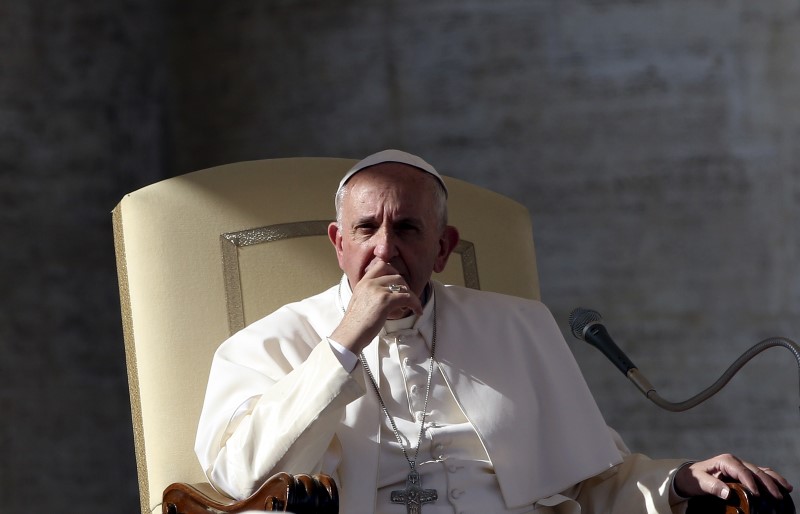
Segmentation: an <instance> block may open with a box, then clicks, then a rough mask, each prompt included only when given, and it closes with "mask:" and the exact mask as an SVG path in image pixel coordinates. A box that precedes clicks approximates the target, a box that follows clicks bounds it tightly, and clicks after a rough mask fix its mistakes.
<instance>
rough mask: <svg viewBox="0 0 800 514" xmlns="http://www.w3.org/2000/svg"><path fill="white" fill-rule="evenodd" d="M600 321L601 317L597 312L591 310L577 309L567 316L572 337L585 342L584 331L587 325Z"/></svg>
mask: <svg viewBox="0 0 800 514" xmlns="http://www.w3.org/2000/svg"><path fill="white" fill-rule="evenodd" d="M602 321H603V316H601V315H600V313H599V312H597V311H593V310H592V309H584V308H583V307H578V308H576V309H574V310H573V311H572V312H571V313H570V314H569V328H570V330H572V335H574V336H575V337H576V338H577V339H580V340H581V341H586V338H585V337H584V330H585V329H586V326H587V325H589V324H591V323H600V322H602Z"/></svg>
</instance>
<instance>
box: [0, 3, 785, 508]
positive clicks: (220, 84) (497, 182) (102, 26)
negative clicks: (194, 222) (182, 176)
mask: <svg viewBox="0 0 800 514" xmlns="http://www.w3.org/2000/svg"><path fill="white" fill-rule="evenodd" d="M5 4H7V5H3V6H2V7H0V11H1V12H2V16H0V56H2V57H0V64H1V65H0V78H1V79H2V80H0V90H2V93H3V94H2V95H0V163H2V166H0V199H1V200H2V211H0V216H2V219H3V223H2V225H0V226H2V230H3V231H4V232H3V235H4V241H5V249H4V250H3V252H2V254H0V259H2V266H0V288H1V290H2V291H3V292H4V295H3V301H4V302H5V309H3V312H2V313H1V314H0V345H2V346H1V348H2V355H3V357H2V359H0V377H2V378H0V380H2V387H1V388H0V402H1V403H0V407H2V412H3V420H2V421H0V459H2V460H0V473H1V474H0V492H2V493H3V494H2V497H3V498H5V499H6V500H5V501H6V503H5V505H4V507H2V508H0V511H5V510H6V509H5V506H6V505H8V503H7V502H8V501H11V504H12V507H13V506H16V507H17V508H11V509H10V510H9V511H10V512H13V511H16V510H21V508H22V506H23V505H26V506H34V507H36V508H35V509H34V510H45V509H54V508H56V507H57V506H62V505H63V504H64V503H65V502H78V503H80V504H82V505H84V506H85V507H86V509H90V510H91V511H98V512H99V511H103V510H106V511H107V510H115V511H118V512H131V513H132V512H135V511H136V509H137V506H138V500H137V498H136V485H135V477H134V463H133V450H132V441H131V435H130V427H129V423H130V416H129V412H128V404H127V396H126V394H127V393H126V380H125V376H124V362H123V355H122V343H121V330H120V328H119V326H120V325H119V323H120V322H119V313H118V302H117V299H116V276H115V270H114V261H113V248H112V243H111V228H110V216H109V214H108V213H109V211H110V210H111V208H112V207H113V206H114V204H115V203H116V201H117V200H118V199H119V198H120V197H121V196H122V194H124V192H126V191H129V190H132V189H135V188H138V187H140V186H142V185H145V184H147V183H150V182H153V181H155V180H158V179H159V178H162V177H167V176H171V175H175V174H179V173H183V172H187V171H192V170H194V169H198V168H204V167H208V166H212V165H215V164H220V163H225V162H231V161H239V160H245V159H256V158H267V157H284V156H293V155H329V156H343V157H359V156H362V155H364V154H366V153H369V152H371V151H374V150H378V149H382V148H385V147H398V148H404V149H408V150H410V151H412V152H417V153H419V154H421V155H422V156H424V157H425V158H427V159H428V160H429V161H431V162H432V163H434V165H436V166H437V167H438V168H439V169H440V170H441V171H442V172H444V173H446V174H449V175H453V176H457V177H460V178H463V179H466V180H469V181H472V182H475V183H478V184H481V185H484V186H487V187H489V188H492V189H494V190H496V191H499V192H501V193H504V194H507V195H509V196H511V197H513V198H515V199H517V200H518V201H520V202H521V203H523V204H525V205H526V206H527V207H528V208H529V209H530V211H531V213H532V216H533V221H534V235H535V239H536V244H537V251H538V256H539V266H540V274H541V282H542V294H543V298H544V300H545V302H546V303H547V304H548V305H549V306H550V307H551V308H552V310H553V312H554V314H555V315H556V318H557V319H558V320H559V322H560V323H561V324H562V326H564V328H565V333H566V318H567V315H568V313H569V312H570V310H571V309H572V308H573V307H576V306H578V305H583V306H588V307H593V308H596V309H597V310H599V311H600V312H601V313H602V314H603V315H604V316H605V318H606V320H607V325H608V327H609V329H610V330H611V332H612V334H613V335H614V336H615V338H616V339H617V340H618V342H619V343H620V344H621V345H622V346H623V347H624V348H625V349H626V350H627V351H628V353H629V355H630V356H631V357H632V359H633V360H634V362H636V363H637V364H638V365H639V367H640V369H642V370H643V371H644V372H645V373H646V374H647V375H648V377H649V378H650V380H651V381H652V382H654V384H655V385H656V386H657V388H658V390H659V392H660V393H661V394H662V395H663V396H665V397H667V398H669V399H674V400H682V399H685V398H687V397H688V396H690V395H692V394H694V393H696V392H697V391H698V390H699V389H701V388H702V387H705V386H706V385H708V384H710V383H711V382H712V381H713V380H714V379H715V378H716V377H717V376H718V375H719V374H720V373H721V372H722V371H723V370H724V368H725V367H727V366H728V364H730V363H731V362H732V361H733V360H734V358H735V357H737V356H738V355H739V354H740V353H741V352H743V351H744V350H745V349H746V348H748V347H749V346H750V345H752V344H754V343H755V342H757V341H758V340H760V339H761V338H764V337H767V336H771V335H785V336H787V337H792V338H798V337H800V336H799V335H798V332H800V322H798V313H800V269H798V268H799V267H800V259H798V257H800V256H798V252H799V251H800V241H798V237H800V236H798V231H797V229H796V227H795V224H796V220H798V219H800V169H798V166H800V165H799V164H798V157H799V156H798V150H797V148H798V147H799V146H798V143H800V52H799V51H798V50H800V30H799V29H800V9H799V8H798V5H797V3H796V2H793V1H787V0H783V1H781V0H775V1H771V2H741V1H740V2H736V1H732V0H731V1H724V0H694V1H691V2H689V1H673V2H668V1H666V0H662V1H657V0H653V1H640V2H630V1H613V0H596V1H591V2H589V1H585V2H579V1H575V0H560V1H556V0H551V1H520V0H516V1H511V0H507V1H504V0H494V1H491V2H489V1H464V0H461V1H457V2H456V1H441V0H440V1H424V2H423V1H410V2H391V1H390V2H380V3H378V2H368V1H349V2H323V1H319V0H308V1H302V2H301V1H270V2H258V1H247V2H244V1H242V2H236V1H234V2H226V3H221V2H210V1H199V2H192V3H191V7H189V5H190V4H186V3H177V2H173V3H163V2H157V1H155V0H150V1H146V0H139V1H127V2H126V1H122V0H116V1H113V2H104V3H96V2H89V1H77V2H76V1H72V2H49V3H45V2H41V1H32V2H25V3H20V4H19V5H18V4H11V3H9V2H5ZM162 5H163V6H164V7H162ZM190 9H191V10H190ZM572 341H574V340H573V339H571V338H570V343H571V346H572V347H573V349H574V351H575V353H576V355H577V358H578V360H579V362H580V364H581V366H582V368H583V369H584V371H585V373H586V376H587V380H588V381H589V383H590V385H591V386H592V388H593V390H594V391H595V393H596V396H597V398H598V402H599V403H600V405H601V408H602V410H603V412H604V414H605V415H606V417H607V420H608V421H609V423H610V424H611V425H612V426H614V427H615V428H617V429H618V430H619V431H620V432H621V433H622V434H623V436H624V437H625V439H626V440H627V442H628V443H629V445H630V446H631V447H632V448H633V449H634V450H636V451H642V452H645V453H648V454H651V455H653V456H687V457H703V456H706V455H710V454H713V453H718V452H720V451H728V450H730V451H733V452H735V453H738V454H741V455H742V456H744V457H746V458H749V459H753V460H757V461H758V462H764V463H768V464H770V465H771V466H773V467H775V468H778V469H780V470H781V471H783V472H784V473H785V474H786V475H787V476H788V477H789V478H790V479H792V480H793V481H794V482H795V483H798V482H800V462H798V457H799V456H800V442H798V437H797V434H798V428H800V417H799V416H798V410H797V406H798V404H799V403H800V396H798V387H797V385H798V376H797V366H796V363H795V362H794V361H793V359H792V358H791V355H790V354H789V353H788V352H786V351H785V350H782V349H773V350H770V351H768V352H766V353H765V354H762V355H761V356H759V357H757V358H756V359H755V360H754V361H753V362H751V364H749V365H748V366H747V367H745V369H744V370H743V371H742V372H741V373H740V374H739V375H738V376H737V377H736V378H734V379H733V381H732V382H731V383H730V384H729V385H728V386H727V388H726V389H724V390H723V392H722V393H720V394H719V395H718V396H717V397H715V398H714V399H712V400H710V401H709V402H707V403H706V404H704V405H703V406H701V407H699V408H697V409H696V410H694V411H690V412H687V413H682V414H673V413H666V412H662V411H660V410H659V409H657V408H656V407H655V406H652V405H650V404H648V403H647V402H646V400H645V399H644V398H643V397H642V396H641V395H640V393H638V392H637V391H636V390H635V389H634V388H633V387H632V386H631V385H630V384H629V383H628V382H627V381H626V380H625V379H624V378H623V377H622V376H621V375H619V373H618V372H617V371H616V370H615V369H614V368H613V367H612V366H611V365H610V364H608V363H607V362H606V361H605V360H604V359H603V357H602V356H600V355H599V353H598V352H596V351H594V350H593V349H591V348H589V347H588V346H586V345H585V344H583V343H579V342H577V341H575V342H574V344H573V342H572ZM42 488H47V490H48V491H49V492H46V493H41V492H40V491H41V490H42ZM77 491H82V492H81V493H78V492H77ZM109 491H111V493H109ZM15 502H16V503H15ZM86 509H84V510H86Z"/></svg>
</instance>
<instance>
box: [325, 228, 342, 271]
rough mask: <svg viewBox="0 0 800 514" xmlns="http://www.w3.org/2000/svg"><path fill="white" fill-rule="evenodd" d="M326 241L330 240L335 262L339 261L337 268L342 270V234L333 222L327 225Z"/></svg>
mask: <svg viewBox="0 0 800 514" xmlns="http://www.w3.org/2000/svg"><path fill="white" fill-rule="evenodd" d="M328 239H330V241H331V244H332V245H333V249H334V250H336V260H337V261H339V268H340V269H342V270H344V267H343V266H342V232H341V231H340V230H339V225H338V224H337V223H336V222H335V221H334V222H332V223H330V224H329V225H328Z"/></svg>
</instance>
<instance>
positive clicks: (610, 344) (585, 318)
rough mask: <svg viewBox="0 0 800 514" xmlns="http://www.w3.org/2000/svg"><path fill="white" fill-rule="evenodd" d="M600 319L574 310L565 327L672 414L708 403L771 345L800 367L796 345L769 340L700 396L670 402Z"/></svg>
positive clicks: (782, 339) (588, 311) (779, 339)
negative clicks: (784, 352)
mask: <svg viewBox="0 0 800 514" xmlns="http://www.w3.org/2000/svg"><path fill="white" fill-rule="evenodd" d="M602 321H603V317H602V316H600V314H599V313H598V312H597V311H594V310H591V309H584V308H582V307H578V308H576V309H574V310H573V311H572V312H571V313H570V315H569V327H570V330H571V331H572V335H574V336H575V337H576V338H577V339H580V340H582V341H586V342H587V343H589V344H591V345H592V346H594V347H596V348H597V349H599V350H600V351H601V352H603V354H604V355H605V356H606V357H607V358H608V360H610V361H611V362H612V363H614V365H615V366H616V367H617V368H619V370H620V371H622V373H623V374H624V375H625V376H626V377H628V379H629V380H630V381H631V382H633V384H634V385H635V386H636V387H637V388H638V389H639V390H640V391H641V392H642V393H643V394H644V395H645V396H646V397H647V399H648V400H650V401H652V402H653V403H655V404H656V405H658V406H659V407H661V408H662V409H666V410H669V411H672V412H681V411H685V410H689V409H691V408H692V407H695V406H697V405H699V404H700V403H702V402H704V401H706V400H708V399H709V398H711V397H712V396H714V395H715V394H717V393H718V392H719V390H720V389H722V388H723V387H724V386H725V384H727V383H728V382H729V381H730V379H731V378H733V376H734V375H735V374H736V373H737V372H738V371H739V370H740V369H741V368H742V366H744V365H745V364H746V363H747V362H748V361H749V360H750V359H752V358H753V357H755V356H756V355H758V354H759V353H761V352H762V351H764V350H766V349H767V348H772V347H773V346H783V347H784V348H786V349H787V350H789V351H790V352H792V354H794V358H795V360H796V361H797V364H798V368H800V345H798V344H797V343H795V342H794V341H792V340H791V339H787V338H785V337H770V338H767V339H764V340H763V341H761V342H759V343H757V344H755V345H754V346H752V347H751V348H750V349H748V350H747V351H745V352H744V353H743V354H742V355H741V356H740V357H739V358H738V359H736V360H735V361H734V363H733V364H731V365H730V367H729V368H728V369H727V370H725V372H724V373H723V374H722V376H720V378H718V379H717V381H716V382H714V383H713V384H711V386H709V387H707V388H706V389H704V390H703V391H701V392H700V393H698V394H696V395H695V396H692V397H691V398H689V399H688V400H686V401H683V402H670V401H667V400H665V399H664V398H662V397H661V396H660V395H659V394H658V393H657V392H656V390H655V388H654V387H653V385H652V384H651V383H650V381H649V380H647V378H645V376H644V375H643V374H642V373H641V372H640V371H639V369H638V368H637V367H636V366H635V365H634V364H633V362H632V361H631V360H630V359H629V358H628V356H627V355H625V353H624V352H623V351H622V350H620V349H619V347H618V346H617V344H616V343H615V342H614V340H613V339H611V335H609V333H608V330H606V327H605V326H603V324H602Z"/></svg>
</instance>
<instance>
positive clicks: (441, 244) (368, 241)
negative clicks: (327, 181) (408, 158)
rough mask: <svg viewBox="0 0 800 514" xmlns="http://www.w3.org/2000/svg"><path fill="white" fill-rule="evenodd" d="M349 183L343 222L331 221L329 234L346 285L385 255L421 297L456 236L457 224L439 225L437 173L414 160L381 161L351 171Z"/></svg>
mask: <svg viewBox="0 0 800 514" xmlns="http://www.w3.org/2000/svg"><path fill="white" fill-rule="evenodd" d="M347 187H348V190H347V193H346V194H345V196H344V197H343V198H342V204H341V220H340V221H341V226H337V225H336V224H332V225H331V227H330V228H329V236H330V239H331V242H332V243H333V245H334V247H335V248H336V256H337V258H338V260H339V267H340V268H341V269H342V271H344V273H345V275H347V278H348V280H349V282H350V286H351V287H353V288H354V287H355V286H356V284H357V283H358V281H360V280H361V278H362V277H363V276H364V273H365V272H366V270H367V269H368V268H369V267H370V266H371V265H372V264H373V262H376V261H383V262H385V263H387V264H389V265H390V267H391V268H393V269H394V270H396V272H397V273H398V274H400V275H401V276H402V277H403V279H404V280H405V281H406V284H407V285H408V287H409V290H410V291H411V292H413V293H414V294H416V295H417V296H418V297H421V296H422V293H423V291H424V289H425V286H426V284H427V283H428V280H429V279H430V276H431V273H432V272H434V271H436V272H440V271H442V270H443V269H444V267H445V264H446V263H447V258H448V257H449V255H450V252H451V251H452V249H453V247H454V246H455V244H456V243H457V242H458V232H457V231H456V230H455V228H453V227H442V226H441V219H440V218H439V215H438V212H437V209H436V201H435V198H436V196H435V195H436V189H435V188H437V187H439V186H438V185H437V183H436V179H435V178H434V177H432V176H431V175H429V174H428V173H425V172H423V171H420V170H418V169H417V168H414V167H413V166H409V165H406V164H400V163H382V164H378V165H375V166H372V167H371V168H367V169H365V170H363V171H361V172H359V173H357V174H356V175H354V176H353V178H351V179H350V180H349V181H348V183H347Z"/></svg>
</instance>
